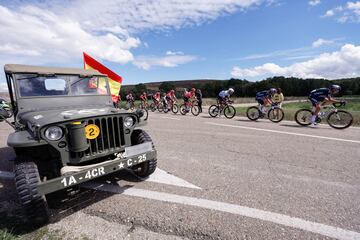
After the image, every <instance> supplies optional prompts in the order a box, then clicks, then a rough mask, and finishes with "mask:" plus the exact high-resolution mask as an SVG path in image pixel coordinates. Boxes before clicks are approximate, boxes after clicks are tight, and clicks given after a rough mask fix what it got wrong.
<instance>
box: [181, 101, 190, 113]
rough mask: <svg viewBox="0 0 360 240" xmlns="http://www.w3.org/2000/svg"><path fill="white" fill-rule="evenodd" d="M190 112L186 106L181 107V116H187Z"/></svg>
mask: <svg viewBox="0 0 360 240" xmlns="http://www.w3.org/2000/svg"><path fill="white" fill-rule="evenodd" d="M188 112H189V110H187V109H186V107H185V104H181V105H180V113H181V115H185V114H187V113H188Z"/></svg>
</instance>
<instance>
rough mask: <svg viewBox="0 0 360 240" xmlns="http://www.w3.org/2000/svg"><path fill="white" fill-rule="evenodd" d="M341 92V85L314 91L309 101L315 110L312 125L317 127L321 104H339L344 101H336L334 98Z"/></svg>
mask: <svg viewBox="0 0 360 240" xmlns="http://www.w3.org/2000/svg"><path fill="white" fill-rule="evenodd" d="M340 91H341V87H340V86H339V85H336V84H333V85H331V86H330V87H328V88H318V89H315V90H312V91H311V92H310V95H309V99H310V101H311V103H312V105H313V107H314V108H315V111H314V112H313V115H312V117H311V123H312V124H314V125H316V117H317V116H318V114H319V112H320V104H321V105H322V106H323V105H327V104H330V103H338V102H342V101H337V100H335V99H334V98H333V97H332V96H333V95H334V94H337V93H339V92H340Z"/></svg>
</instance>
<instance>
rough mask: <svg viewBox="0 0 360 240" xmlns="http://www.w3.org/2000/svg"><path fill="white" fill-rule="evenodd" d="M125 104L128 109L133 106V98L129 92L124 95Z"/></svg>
mask: <svg viewBox="0 0 360 240" xmlns="http://www.w3.org/2000/svg"><path fill="white" fill-rule="evenodd" d="M126 102H127V105H128V107H129V109H130V108H132V107H133V106H134V96H133V95H132V93H131V92H129V93H128V94H127V95H126Z"/></svg>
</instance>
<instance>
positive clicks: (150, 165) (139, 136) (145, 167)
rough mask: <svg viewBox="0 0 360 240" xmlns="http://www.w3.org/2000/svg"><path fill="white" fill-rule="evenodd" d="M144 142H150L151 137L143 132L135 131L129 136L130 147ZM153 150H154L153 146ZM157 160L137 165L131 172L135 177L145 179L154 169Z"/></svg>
mask: <svg viewBox="0 0 360 240" xmlns="http://www.w3.org/2000/svg"><path fill="white" fill-rule="evenodd" d="M144 142H151V143H152V140H151V137H150V136H149V135H148V134H147V133H146V132H145V131H143V130H140V129H135V130H134V131H133V133H132V135H131V143H132V145H137V144H141V143H144ZM152 145H153V148H154V144H152ZM156 165H157V159H156V158H155V159H149V160H148V161H146V162H143V163H140V164H139V165H136V166H134V168H133V170H134V173H135V175H137V176H138V177H141V178H146V177H148V176H150V175H151V174H152V173H153V172H154V171H155V169H156Z"/></svg>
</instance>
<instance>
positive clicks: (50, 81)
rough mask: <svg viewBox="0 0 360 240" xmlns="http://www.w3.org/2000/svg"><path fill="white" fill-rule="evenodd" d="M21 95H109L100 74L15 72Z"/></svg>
mask: <svg viewBox="0 0 360 240" xmlns="http://www.w3.org/2000/svg"><path fill="white" fill-rule="evenodd" d="M15 79H16V80H17V84H18V88H19V93H20V96H21V97H38V96H41V97H51V96H81V95H109V94H110V93H109V90H108V79H107V77H102V76H86V77H82V76H78V75H46V76H44V75H39V74H16V75H15Z"/></svg>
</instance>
